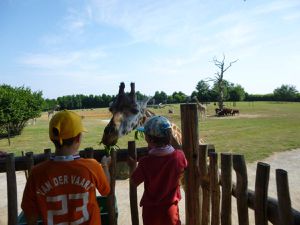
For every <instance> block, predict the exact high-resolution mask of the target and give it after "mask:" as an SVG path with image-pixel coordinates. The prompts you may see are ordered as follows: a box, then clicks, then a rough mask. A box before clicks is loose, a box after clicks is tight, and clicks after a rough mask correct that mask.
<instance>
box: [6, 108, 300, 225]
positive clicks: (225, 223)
mask: <svg viewBox="0 0 300 225" xmlns="http://www.w3.org/2000/svg"><path fill="white" fill-rule="evenodd" d="M181 115H182V116H181V122H182V124H181V128H182V133H183V146H182V148H183V150H184V152H185V155H186V158H187V160H188V162H189V166H188V168H187V170H186V171H185V182H184V183H185V184H184V185H185V188H184V189H185V201H186V204H185V205H186V211H185V212H186V223H185V224H187V225H200V224H201V225H208V224H212V225H218V224H222V225H230V224H231V222H232V196H234V197H235V198H236V202H237V211H238V221H239V224H245V225H248V224H249V219H248V218H249V215H248V214H249V212H248V210H249V209H253V210H254V214H255V224H258V225H259V224H267V223H268V222H270V223H272V224H276V225H277V224H278V225H281V224H282V225H283V224H300V213H299V212H298V211H296V210H294V209H292V207H291V200H290V196H289V187H288V175H287V173H286V171H284V170H282V169H277V170H276V183H277V199H273V198H270V197H268V182H269V173H270V166H269V165H268V164H266V163H263V162H259V163H258V164H257V170H256V179H255V189H254V190H249V189H248V177H247V167H246V163H245V160H244V157H243V155H239V154H229V153H219V154H218V153H217V152H216V151H215V149H214V146H212V145H200V146H199V144H198V143H199V142H198V137H199V135H198V113H197V108H196V106H195V105H194V104H184V105H181ZM112 154H113V155H112V158H113V159H115V160H113V161H112V164H111V168H110V172H111V175H112V177H115V166H116V163H117V162H122V161H123V162H124V161H126V160H127V157H128V155H131V156H132V157H133V158H136V159H139V158H140V157H142V156H144V155H146V154H147V149H146V148H136V146H135V142H129V143H128V149H121V150H118V151H117V152H114V151H113V152H112ZM50 155H51V151H50V150H49V149H46V150H45V153H44V154H38V155H33V154H32V153H30V152H28V153H26V155H25V156H23V157H14V156H13V154H9V155H8V156H7V157H6V158H5V159H1V160H0V172H6V173H7V187H8V188H7V191H8V224H17V215H18V210H17V205H18V203H17V198H16V190H17V184H16V176H15V171H23V170H27V171H29V172H30V170H31V168H32V167H33V166H34V165H35V164H38V163H40V162H42V161H44V160H47V159H49V157H50ZM80 155H81V156H82V157H91V158H95V159H96V160H97V161H99V162H100V161H101V158H102V157H103V155H105V152H104V151H103V150H92V149H86V150H82V151H80ZM219 158H220V160H219ZM133 169H134V167H133V168H130V170H133ZM234 175H235V176H236V183H234V182H233V181H232V180H233V176H234ZM111 184H112V193H111V195H110V196H109V198H108V199H109V201H108V209H109V212H110V213H109V215H110V224H116V223H117V221H116V218H114V215H115V212H114V207H113V205H114V179H112V183H111ZM128 185H129V186H130V184H128ZM129 190H130V206H131V220H132V224H133V225H137V224H142V223H141V222H140V221H139V218H138V204H137V202H138V199H137V190H136V188H134V187H131V186H130V187H129Z"/></svg>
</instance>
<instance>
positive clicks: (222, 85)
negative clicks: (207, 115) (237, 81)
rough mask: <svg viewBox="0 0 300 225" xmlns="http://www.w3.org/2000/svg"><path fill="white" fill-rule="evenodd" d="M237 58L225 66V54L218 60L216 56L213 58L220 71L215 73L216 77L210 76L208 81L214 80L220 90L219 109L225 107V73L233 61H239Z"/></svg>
mask: <svg viewBox="0 0 300 225" xmlns="http://www.w3.org/2000/svg"><path fill="white" fill-rule="evenodd" d="M237 61H238V59H237V60H234V61H232V62H230V63H229V65H227V66H225V55H224V54H223V59H222V60H218V59H217V58H216V57H214V58H213V63H214V64H215V66H216V67H218V68H219V71H218V72H216V73H215V76H214V78H210V79H209V80H208V81H213V82H215V84H216V85H217V90H218V105H219V109H223V106H224V104H223V103H224V89H225V83H224V79H223V77H224V73H225V72H226V71H227V70H228V69H229V68H230V67H231V66H232V64H233V63H235V62H237Z"/></svg>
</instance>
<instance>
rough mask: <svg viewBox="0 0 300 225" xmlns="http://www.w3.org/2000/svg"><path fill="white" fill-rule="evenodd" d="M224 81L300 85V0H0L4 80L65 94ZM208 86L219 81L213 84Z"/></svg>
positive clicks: (262, 89)
mask: <svg viewBox="0 0 300 225" xmlns="http://www.w3.org/2000/svg"><path fill="white" fill-rule="evenodd" d="M224 56H225V60H224V62H225V66H226V65H229V63H230V62H233V61H235V60H237V62H235V63H234V64H232V66H231V67H230V68H229V69H228V70H227V71H226V73H225V74H224V79H226V80H228V81H230V82H232V83H234V84H239V85H241V86H242V87H243V88H244V89H245V91H246V92H248V93H250V94H267V93H272V92H273V91H274V89H275V88H278V87H280V86H281V85H282V84H286V85H294V86H295V87H296V89H297V90H298V91H300V1H299V0H246V1H244V0H222V1H220V0H209V1H204V0H184V1H183V0H157V1H155V0H1V1H0V78H1V79H0V84H9V85H11V86H14V87H18V86H25V87H29V88H30V89H31V90H33V91H42V92H43V97H44V98H57V97H59V96H64V95H73V94H75V95H76V94H84V95H90V94H93V95H101V94H103V93H104V94H109V95H115V94H117V92H118V87H119V84H120V82H125V85H126V90H127V91H129V90H130V89H129V86H130V82H134V83H135V86H136V90H137V91H140V92H141V93H143V94H146V95H149V96H153V95H154V93H155V91H164V92H165V93H167V94H168V95H170V94H172V93H173V92H174V91H182V92H183V93H185V94H187V95H190V94H191V93H192V92H193V91H194V90H195V88H196V85H197V83H198V82H199V81H200V80H208V79H209V78H213V77H214V76H215V73H217V72H218V71H219V69H218V68H217V67H216V66H215V65H214V62H213V59H217V60H223V57H224ZM210 85H212V84H211V83H210Z"/></svg>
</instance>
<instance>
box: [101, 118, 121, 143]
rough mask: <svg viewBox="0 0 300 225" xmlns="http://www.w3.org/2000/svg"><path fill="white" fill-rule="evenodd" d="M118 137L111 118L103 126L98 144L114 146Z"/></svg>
mask: <svg viewBox="0 0 300 225" xmlns="http://www.w3.org/2000/svg"><path fill="white" fill-rule="evenodd" d="M118 139H119V131H118V129H117V126H116V124H115V123H114V122H113V120H110V122H109V124H108V125H107V126H106V127H105V129H104V133H103V136H102V139H101V142H100V144H103V145H104V146H115V145H116V144H117V142H118Z"/></svg>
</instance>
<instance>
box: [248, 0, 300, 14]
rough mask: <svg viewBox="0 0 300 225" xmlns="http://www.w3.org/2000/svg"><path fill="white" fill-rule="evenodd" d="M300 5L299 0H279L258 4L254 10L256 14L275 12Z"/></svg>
mask: <svg viewBox="0 0 300 225" xmlns="http://www.w3.org/2000/svg"><path fill="white" fill-rule="evenodd" d="M299 6H300V2H299V1H298V0H285V1H283V0H277V1H273V2H270V3H267V4H262V5H259V6H257V7H256V8H255V9H254V11H253V12H254V13H255V14H270V13H274V12H280V11H285V10H291V9H293V8H296V7H299Z"/></svg>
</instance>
